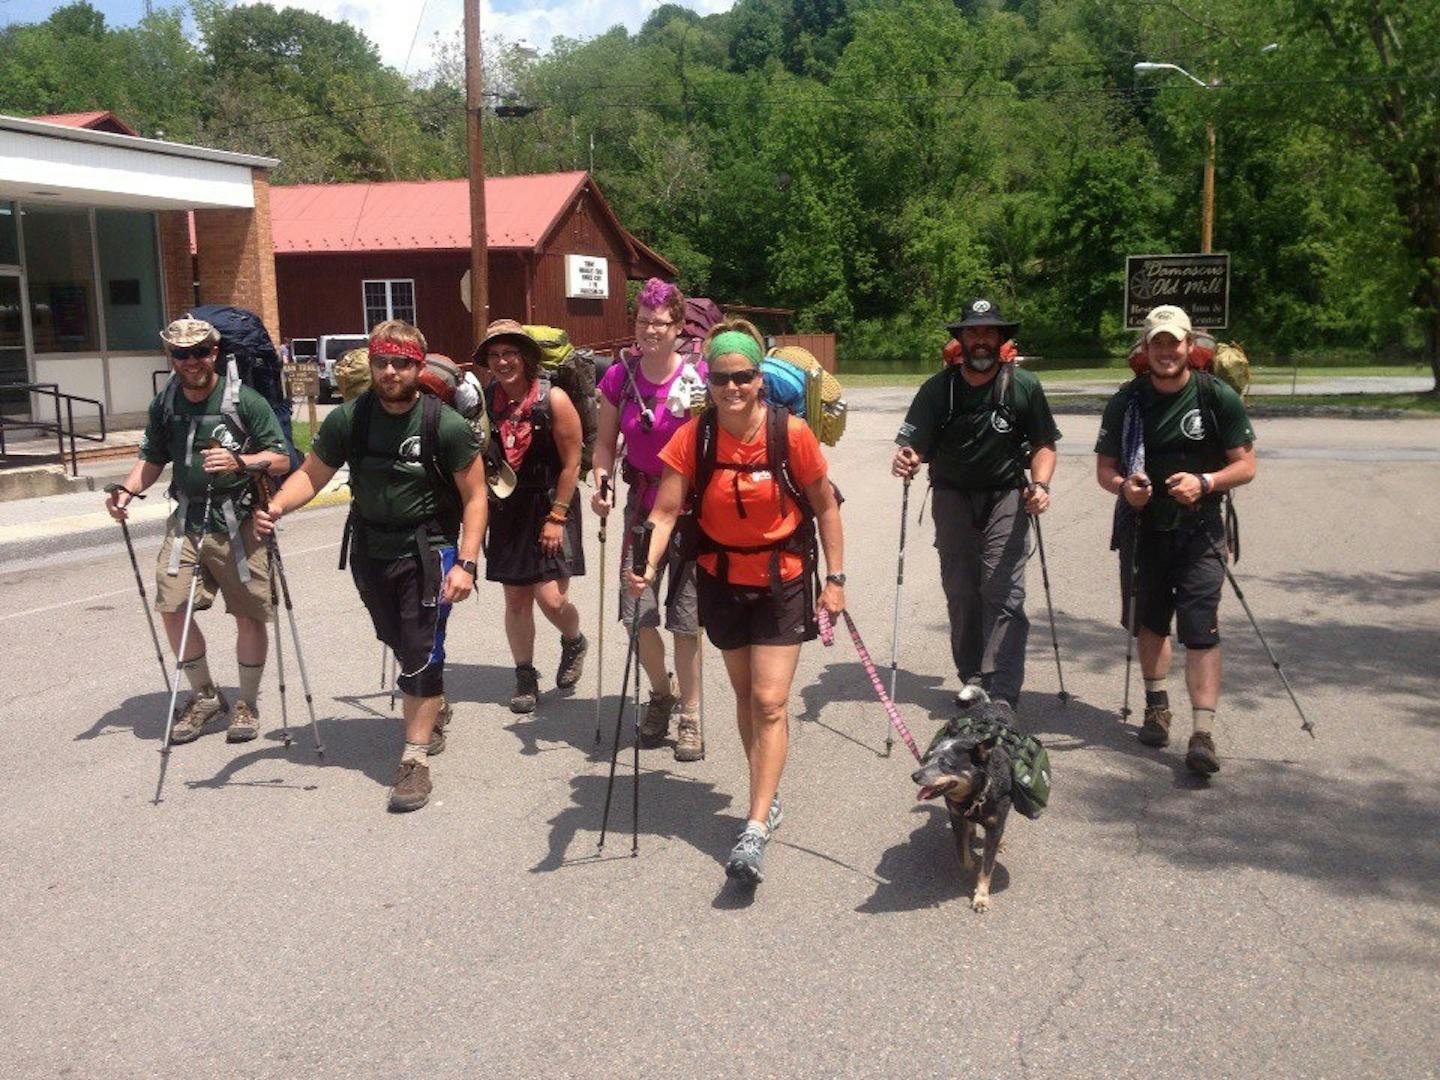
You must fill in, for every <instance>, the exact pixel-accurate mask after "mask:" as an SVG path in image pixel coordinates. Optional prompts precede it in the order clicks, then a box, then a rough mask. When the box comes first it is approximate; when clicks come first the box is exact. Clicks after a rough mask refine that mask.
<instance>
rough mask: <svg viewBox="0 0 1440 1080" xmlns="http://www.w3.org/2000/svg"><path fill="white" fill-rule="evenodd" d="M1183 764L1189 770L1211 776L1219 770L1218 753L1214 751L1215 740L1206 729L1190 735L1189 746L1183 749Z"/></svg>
mask: <svg viewBox="0 0 1440 1080" xmlns="http://www.w3.org/2000/svg"><path fill="white" fill-rule="evenodd" d="M1185 764H1186V766H1187V767H1188V768H1189V769H1190V771H1191V772H1194V773H1200V774H1201V775H1202V776H1211V775H1213V774H1214V773H1217V772H1219V771H1220V755H1219V754H1217V753H1216V752H1215V740H1214V739H1212V738H1211V737H1210V733H1209V732H1208V731H1197V732H1195V734H1194V735H1191V736H1190V746H1189V748H1188V749H1187V750H1186V751H1185Z"/></svg>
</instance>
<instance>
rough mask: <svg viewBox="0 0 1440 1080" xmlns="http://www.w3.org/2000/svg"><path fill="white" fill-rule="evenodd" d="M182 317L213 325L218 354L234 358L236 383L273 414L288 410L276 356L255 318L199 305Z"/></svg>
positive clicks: (237, 310) (227, 308)
mask: <svg viewBox="0 0 1440 1080" xmlns="http://www.w3.org/2000/svg"><path fill="white" fill-rule="evenodd" d="M185 317H186V318H187V319H202V320H204V321H205V322H207V323H209V324H210V325H211V326H213V327H214V328H215V332H216V333H218V334H219V335H220V355H221V356H222V357H233V358H234V360H235V366H236V370H237V373H238V375H239V377H240V381H241V382H242V383H244V384H245V385H246V386H248V387H250V388H251V389H252V390H254V391H256V392H257V393H258V394H259V395H260V396H261V397H263V398H264V399H265V400H266V401H267V402H268V403H269V404H270V407H271V408H272V409H274V410H275V412H276V413H277V415H278V414H280V413H281V412H282V410H283V411H284V412H285V413H288V412H289V411H290V396H289V395H288V394H287V393H286V392H285V379H284V367H283V365H282V364H281V363H280V354H279V353H278V352H276V351H275V343H274V342H273V341H272V340H271V339H270V331H268V330H266V329H265V324H264V323H263V322H261V321H260V317H259V316H258V315H256V314H255V313H254V312H253V311H246V310H245V309H244V308H238V307H230V306H228V305H225V304H201V305H200V306H199V307H197V308H191V309H190V310H189V311H188V312H187V313H186V315H185Z"/></svg>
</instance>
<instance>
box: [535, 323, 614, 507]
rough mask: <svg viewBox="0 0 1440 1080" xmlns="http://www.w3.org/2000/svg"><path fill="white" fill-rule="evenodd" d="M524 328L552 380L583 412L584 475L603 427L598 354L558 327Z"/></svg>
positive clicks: (581, 417) (581, 461)
mask: <svg viewBox="0 0 1440 1080" xmlns="http://www.w3.org/2000/svg"><path fill="white" fill-rule="evenodd" d="M522 329H523V330H524V331H525V332H526V333H527V334H529V335H530V336H531V337H532V338H534V339H535V343H536V344H537V345H539V346H540V365H541V370H542V371H543V373H544V374H545V375H546V376H547V377H548V378H549V380H550V382H551V383H552V384H553V385H555V386H558V387H559V388H560V389H561V390H564V391H565V393H566V394H568V395H569V396H570V401H571V402H572V403H573V404H574V406H575V411H576V412H578V413H579V414H580V476H581V478H582V479H583V478H584V477H585V476H586V475H588V474H589V472H590V466H591V464H592V462H593V460H594V455H595V437H596V435H597V434H599V430H600V412H599V405H598V403H597V402H596V400H595V354H594V353H593V352H591V351H590V350H589V349H577V348H576V347H575V346H574V345H572V344H570V335H569V334H567V333H566V332H565V331H564V330H562V329H561V328H560V327H558V326H525V327H522Z"/></svg>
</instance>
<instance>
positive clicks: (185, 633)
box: [154, 479, 215, 806]
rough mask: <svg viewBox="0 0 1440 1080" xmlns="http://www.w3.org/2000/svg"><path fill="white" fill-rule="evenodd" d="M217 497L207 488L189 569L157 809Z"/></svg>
mask: <svg viewBox="0 0 1440 1080" xmlns="http://www.w3.org/2000/svg"><path fill="white" fill-rule="evenodd" d="M214 495H215V481H214V480H213V479H212V480H210V481H208V482H207V483H206V484H205V512H204V515H203V516H202V517H201V519H200V537H199V539H198V540H196V541H195V564H194V565H193V566H192V567H191V568H190V596H189V598H188V599H187V600H186V601H185V625H184V626H183V627H182V628H181V630H180V648H179V649H177V650H176V652H175V678H174V679H173V680H172V682H171V685H170V709H169V711H168V712H166V713H165V737H164V738H163V739H162V740H161V742H160V779H159V780H157V781H156V783H155V800H154V802H155V805H156V806H159V805H160V796H161V793H162V792H163V791H164V789H165V770H166V767H167V766H168V765H169V763H170V731H171V729H172V728H173V727H174V726H175V704H176V697H177V696H178V695H179V693H180V671H181V668H182V666H183V665H184V663H185V650H186V648H187V647H188V646H189V644H190V624H191V623H192V621H193V620H194V618H195V589H196V586H198V585H199V584H200V549H201V548H202V547H204V546H205V537H206V535H207V530H208V529H209V527H210V504H211V502H212V501H213V498H214ZM187 525H188V523H187V522H185V521H182V522H180V533H179V535H178V536H176V537H175V538H174V540H173V541H172V542H178V543H179V544H180V551H181V554H184V551H185V538H186V535H187V532H188V529H187Z"/></svg>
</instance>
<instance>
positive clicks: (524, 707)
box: [510, 664, 540, 713]
mask: <svg viewBox="0 0 1440 1080" xmlns="http://www.w3.org/2000/svg"><path fill="white" fill-rule="evenodd" d="M539 696H540V673H539V672H538V671H536V670H535V665H534V664H520V665H519V666H517V667H516V668H515V693H513V694H511V695H510V711H511V712H513V713H531V712H534V711H535V701H536V699H537V698H539Z"/></svg>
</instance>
